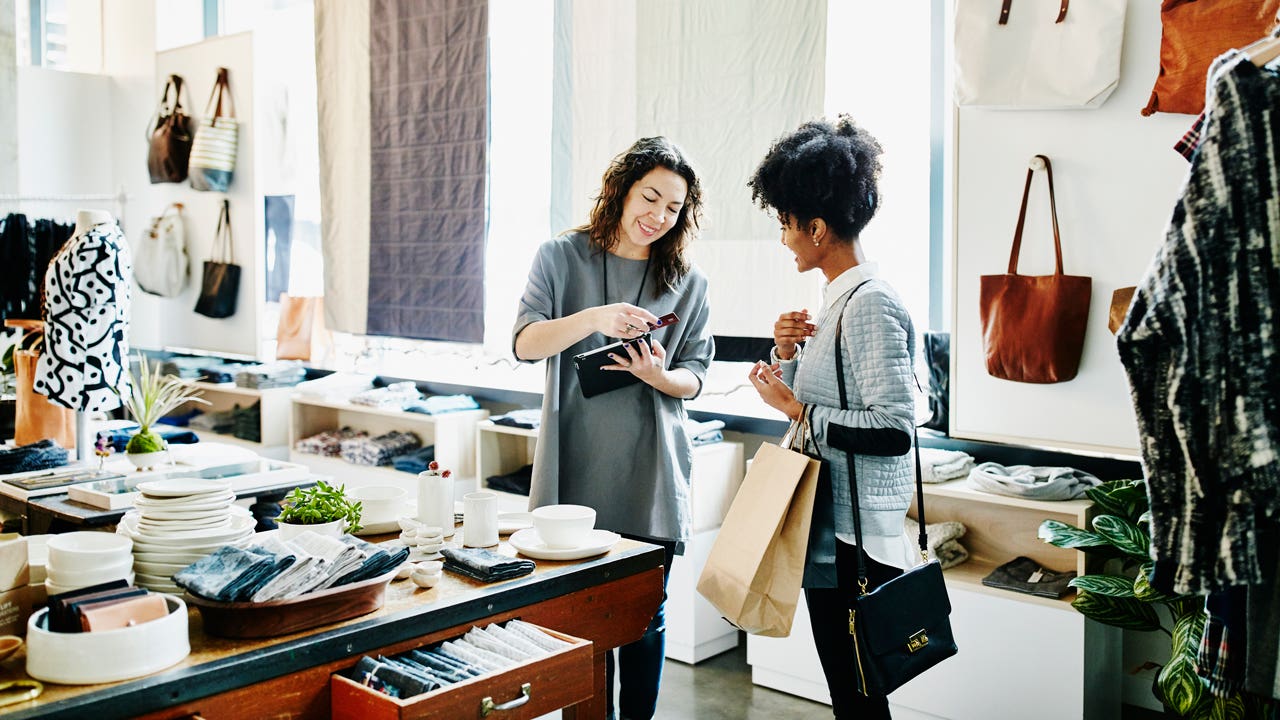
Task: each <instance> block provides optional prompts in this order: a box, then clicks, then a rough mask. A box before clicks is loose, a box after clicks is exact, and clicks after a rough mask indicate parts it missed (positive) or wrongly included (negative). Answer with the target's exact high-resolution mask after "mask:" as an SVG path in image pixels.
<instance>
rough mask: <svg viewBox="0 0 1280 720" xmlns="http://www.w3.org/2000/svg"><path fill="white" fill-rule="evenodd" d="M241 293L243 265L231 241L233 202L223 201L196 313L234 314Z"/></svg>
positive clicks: (206, 262)
mask: <svg viewBox="0 0 1280 720" xmlns="http://www.w3.org/2000/svg"><path fill="white" fill-rule="evenodd" d="M239 294H240V266H239V265H236V264H235V244H234V243H233V242H232V241H231V203H230V201H228V200H223V201H222V212H221V213H220V214H219V215H218V230H217V232H216V233H215V234H214V237H213V247H212V248H211V249H210V251H209V259H208V260H205V261H204V280H203V281H202V283H201V285H200V299H199V300H197V301H196V312H198V313H200V314H201V315H205V316H207V317H211V318H226V317H231V316H232V315H235V314H236V298H237V296H238V295H239Z"/></svg>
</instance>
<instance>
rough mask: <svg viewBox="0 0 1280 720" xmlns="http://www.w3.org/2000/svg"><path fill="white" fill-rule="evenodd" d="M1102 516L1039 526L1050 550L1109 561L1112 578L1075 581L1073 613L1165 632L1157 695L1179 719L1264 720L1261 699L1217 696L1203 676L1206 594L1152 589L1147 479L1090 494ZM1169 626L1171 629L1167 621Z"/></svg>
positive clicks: (1108, 575)
mask: <svg viewBox="0 0 1280 720" xmlns="http://www.w3.org/2000/svg"><path fill="white" fill-rule="evenodd" d="M1088 496H1089V499H1090V500H1093V502H1094V504H1095V505H1096V506H1097V508H1098V510H1099V513H1098V514H1097V515H1096V516H1095V517H1094V518H1093V529H1092V530H1085V529H1081V528H1078V527H1075V526H1074V525H1069V524H1067V523H1064V522H1059V521H1057V520H1045V521H1044V522H1043V523H1041V524H1040V530H1039V536H1040V539H1042V540H1044V541H1045V542H1047V543H1050V544H1051V545H1055V546H1057V547H1061V548H1075V549H1077V550H1080V551H1082V552H1084V553H1087V554H1089V555H1092V556H1094V557H1096V558H1098V559H1104V560H1105V561H1106V562H1105V565H1104V568H1105V570H1106V571H1107V572H1105V573H1098V574H1092V573H1091V574H1088V575H1081V576H1079V577H1077V578H1075V579H1074V580H1072V581H1071V585H1072V587H1074V588H1076V591H1077V592H1076V599H1075V600H1073V601H1072V603H1071V606H1072V607H1074V608H1075V609H1076V610H1078V611H1079V612H1080V613H1082V614H1083V615H1085V616H1086V617H1089V618H1092V619H1094V620H1097V621H1098V622H1100V623H1104V624H1106V625H1112V626H1114V627H1118V628H1123V629H1125V630H1139V631H1145V632H1163V633H1165V634H1166V635H1168V636H1169V639H1170V647H1169V657H1168V659H1167V660H1166V661H1165V662H1164V663H1163V664H1160V663H1155V664H1157V665H1161V668H1160V673H1159V674H1158V675H1157V676H1156V679H1155V682H1154V683H1153V685H1152V692H1153V693H1154V694H1155V696H1156V699H1157V700H1159V701H1160V702H1161V703H1162V704H1163V705H1164V706H1165V708H1167V709H1168V711H1169V712H1170V713H1172V714H1174V715H1175V716H1177V717H1180V718H1191V719H1192V720H1219V719H1222V720H1227V719H1228V718H1252V717H1262V714H1261V713H1262V712H1263V708H1261V707H1259V704H1260V703H1261V701H1260V700H1256V699H1254V698H1253V697H1252V696H1246V695H1245V694H1243V693H1235V694H1233V695H1230V696H1227V697H1216V696H1214V695H1213V694H1212V693H1210V692H1209V691H1208V689H1207V688H1206V687H1205V684H1204V681H1203V680H1202V679H1201V678H1200V676H1198V675H1197V674H1196V671H1195V661H1196V653H1197V652H1198V650H1199V647H1200V636H1201V635H1203V634H1204V624H1205V620H1206V619H1207V617H1208V616H1207V614H1206V612H1205V609H1204V596H1203V595H1168V594H1165V593H1163V592H1161V591H1159V590H1157V589H1156V588H1154V587H1152V586H1151V583H1150V581H1149V580H1148V578H1149V577H1150V574H1151V569H1152V565H1153V561H1152V560H1151V555H1150V547H1151V530H1150V527H1151V511H1150V510H1149V509H1148V502H1147V484H1146V481H1145V480H1113V481H1111V482H1107V483H1103V484H1102V485H1099V486H1098V487H1095V488H1092V489H1090V490H1089V491H1088ZM1166 617H1167V618H1168V622H1169V623H1170V625H1169V626H1168V627H1166V625H1165V622H1166V621H1165V618H1166Z"/></svg>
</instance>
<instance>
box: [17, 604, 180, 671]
mask: <svg viewBox="0 0 1280 720" xmlns="http://www.w3.org/2000/svg"><path fill="white" fill-rule="evenodd" d="M165 601H166V602H168V603H169V614H168V615H167V616H166V617H163V618H161V619H159V620H152V621H151V622H146V623H142V624H141V625H135V626H133V627H126V628H120V629H119V630H104V631H101V632H87V633H56V632H50V631H49V630H48V629H46V628H44V627H43V625H44V623H45V619H46V618H47V617H48V615H49V611H48V609H42V610H38V611H36V612H35V613H33V614H32V615H31V618H30V619H29V620H27V674H28V675H30V676H31V677H33V678H36V679H37V680H43V681H45V682H54V683H62V684H65V685H90V684H95V683H105V682H115V681H117V680H127V679H128V678H135V677H140V676H142V675H149V674H151V673H153V672H156V671H158V670H163V669H164V668H167V667H169V666H170V665H173V664H174V663H176V662H178V661H179V660H182V659H183V658H184V657H186V656H187V655H188V653H190V652H191V645H190V642H189V641H188V640H187V606H186V603H184V602H182V600H181V599H180V598H177V597H172V596H166V597H165ZM104 659H109V660H110V661H109V662H104Z"/></svg>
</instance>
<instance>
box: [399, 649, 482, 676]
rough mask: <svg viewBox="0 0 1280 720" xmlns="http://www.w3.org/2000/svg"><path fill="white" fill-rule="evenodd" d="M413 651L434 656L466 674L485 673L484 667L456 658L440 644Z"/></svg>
mask: <svg viewBox="0 0 1280 720" xmlns="http://www.w3.org/2000/svg"><path fill="white" fill-rule="evenodd" d="M412 652H413V653H415V654H418V655H429V656H431V657H432V658H434V659H435V660H436V661H438V662H440V663H443V664H445V665H448V666H449V667H451V668H453V669H454V670H456V671H458V672H460V673H462V674H464V675H471V676H476V675H483V674H484V673H485V671H484V668H480V667H476V666H475V665H472V664H471V663H469V662H464V661H462V660H459V659H458V658H455V657H453V656H452V655H449V654H448V653H445V652H443V651H442V650H441V649H440V648H439V646H437V647H436V648H435V649H434V650H431V649H428V650H414V651H412Z"/></svg>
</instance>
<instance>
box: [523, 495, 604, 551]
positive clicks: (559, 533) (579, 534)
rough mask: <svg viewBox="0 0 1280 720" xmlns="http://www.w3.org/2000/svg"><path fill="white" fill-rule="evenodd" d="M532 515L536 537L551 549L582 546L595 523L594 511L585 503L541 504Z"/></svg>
mask: <svg viewBox="0 0 1280 720" xmlns="http://www.w3.org/2000/svg"><path fill="white" fill-rule="evenodd" d="M532 515H533V526H534V527H535V528H536V529H537V530H538V537H540V538H542V542H543V544H545V545H546V546H547V547H548V548H552V549H568V548H576V547H582V545H583V543H585V542H586V541H587V538H589V537H590V536H591V530H592V528H594V527H595V525H596V511H595V510H594V509H592V508H589V507H587V506H586V505H543V506H542V507H540V508H534V511H533V513H532Z"/></svg>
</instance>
